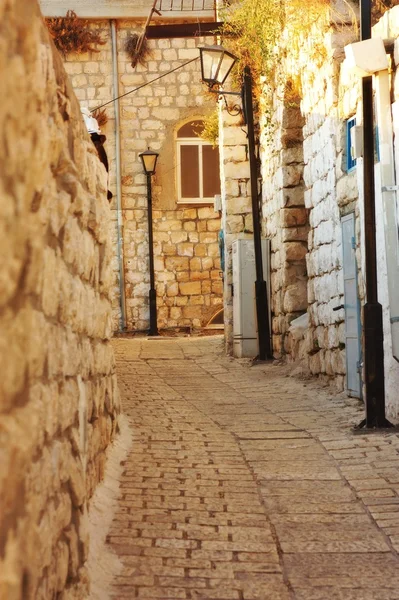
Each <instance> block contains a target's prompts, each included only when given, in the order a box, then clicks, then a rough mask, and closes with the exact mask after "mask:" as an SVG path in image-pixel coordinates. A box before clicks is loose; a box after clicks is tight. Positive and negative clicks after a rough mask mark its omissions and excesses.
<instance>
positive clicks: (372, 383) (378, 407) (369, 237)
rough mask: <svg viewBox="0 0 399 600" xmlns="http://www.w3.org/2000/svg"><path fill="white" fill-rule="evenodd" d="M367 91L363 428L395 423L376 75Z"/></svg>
mask: <svg viewBox="0 0 399 600" xmlns="http://www.w3.org/2000/svg"><path fill="white" fill-rule="evenodd" d="M371 8H372V2H371V0H361V1H360V38H361V40H362V41H363V40H368V39H370V38H371ZM362 92H363V145H364V147H363V187H364V233H365V236H364V237H365V250H366V252H365V266H366V304H365V305H364V308H363V327H364V340H363V347H364V374H365V388H366V390H365V391H366V418H365V419H364V420H363V421H362V422H361V423H360V425H359V428H361V427H364V426H366V427H367V428H369V429H371V428H381V427H392V424H391V423H390V422H389V421H388V419H387V418H386V417H385V375H384V328H383V315H382V306H381V304H380V302H379V301H378V276H377V241H376V214H375V181H374V106H373V105H374V99H373V78H372V76H371V75H370V76H369V77H364V78H363V82H362Z"/></svg>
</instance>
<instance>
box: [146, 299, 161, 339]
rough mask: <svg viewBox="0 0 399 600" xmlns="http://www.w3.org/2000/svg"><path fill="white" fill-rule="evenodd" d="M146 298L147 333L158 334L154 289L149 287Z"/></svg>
mask: <svg viewBox="0 0 399 600" xmlns="http://www.w3.org/2000/svg"><path fill="white" fill-rule="evenodd" d="M148 298H149V305H150V329H149V331H148V335H159V333H158V325H157V293H156V291H155V290H154V289H150V291H149V294H148Z"/></svg>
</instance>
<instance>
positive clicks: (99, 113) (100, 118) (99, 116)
mask: <svg viewBox="0 0 399 600" xmlns="http://www.w3.org/2000/svg"><path fill="white" fill-rule="evenodd" d="M92 117H94V118H95V119H96V121H97V123H98V126H99V127H100V129H101V128H102V127H105V126H106V124H107V123H108V115H107V109H106V108H103V109H101V108H96V110H93V112H92Z"/></svg>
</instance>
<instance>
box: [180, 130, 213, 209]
mask: <svg viewBox="0 0 399 600" xmlns="http://www.w3.org/2000/svg"><path fill="white" fill-rule="evenodd" d="M202 128H203V121H200V120H195V121H190V122H189V123H186V124H185V125H183V126H182V127H180V129H179V130H178V132H177V148H176V150H177V201H178V202H180V203H184V204H210V203H212V202H213V200H214V197H215V195H216V194H220V174H219V148H218V147H216V148H213V146H212V144H210V143H209V142H207V141H206V140H202V139H201V138H200V137H199V136H198V132H200V131H201V129H202Z"/></svg>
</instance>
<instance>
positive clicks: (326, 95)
mask: <svg viewBox="0 0 399 600" xmlns="http://www.w3.org/2000/svg"><path fill="white" fill-rule="evenodd" d="M398 18H399V11H398V8H394V9H392V10H390V11H389V12H388V13H386V14H385V16H384V18H383V19H382V21H381V22H380V23H379V25H377V26H375V27H374V33H373V35H375V36H380V37H382V38H384V39H395V38H397V36H398V33H399V31H398ZM353 41H355V35H354V32H353V28H352V27H351V26H350V25H349V23H348V26H347V27H346V28H342V27H341V28H336V27H334V26H333V24H332V23H331V24H330V26H329V27H327V28H326V29H325V30H324V31H323V30H322V29H320V28H319V29H318V28H315V29H314V30H313V31H312V32H311V34H310V37H309V39H304V40H303V49H302V52H300V53H299V56H300V57H301V58H300V61H299V62H297V63H295V64H294V65H293V64H292V59H291V57H290V56H289V54H288V58H287V59H286V60H285V61H284V60H283V61H282V63H281V72H280V74H279V86H280V87H279V88H278V89H277V90H276V93H275V96H274V115H273V119H272V123H266V121H265V119H264V117H262V114H261V116H260V119H261V135H260V147H261V155H260V160H261V185H262V212H263V235H264V236H265V237H266V238H269V239H270V240H271V252H272V256H271V274H270V279H271V304H272V343H273V351H274V355H275V357H285V358H286V359H287V360H290V361H300V364H301V365H302V368H303V369H304V370H305V371H307V372H309V373H311V374H313V375H317V376H319V377H321V378H324V379H325V381H326V382H330V383H333V384H334V386H335V387H336V389H338V390H343V389H345V388H346V387H349V385H348V368H349V367H348V364H347V347H346V344H347V335H348V334H347V332H348V323H347V322H346V316H347V315H346V311H345V310H344V309H343V306H345V304H346V303H347V304H348V303H349V300H345V293H344V277H345V265H344V249H343V243H344V240H343V233H342V232H343V222H344V220H345V219H346V218H352V215H353V221H354V235H353V240H351V241H350V243H351V244H352V247H353V249H354V257H355V259H356V271H357V273H356V278H357V283H356V290H357V292H356V295H357V301H356V298H355V300H354V302H355V303H356V302H358V303H359V313H358V319H359V346H360V343H361V338H362V331H361V323H360V319H361V311H360V306H361V305H363V304H364V302H365V271H364V215H363V208H362V206H363V196H362V158H361V157H360V158H358V159H357V160H356V161H352V162H351V161H348V152H349V147H350V143H349V142H348V131H349V130H348V127H349V122H350V121H351V120H353V119H356V122H357V124H358V125H359V124H361V79H360V78H359V76H357V75H355V74H354V73H353V72H352V71H351V70H350V69H349V68H348V64H347V61H346V60H344V57H345V53H344V47H345V45H347V44H349V43H351V42H353ZM397 43H398V42H397V40H396V41H395V51H394V53H393V54H391V56H392V68H393V75H392V78H391V93H392V95H393V98H394V101H396V98H397V75H396V63H397V54H396V46H397ZM316 50H317V51H316ZM282 55H284V53H282ZM298 73H300V77H301V85H300V90H301V93H299V92H298V93H297V95H296V96H295V94H294V96H293V85H292V78H293V77H295V76H297V74H298ZM394 107H395V104H394V105H393V109H394ZM395 114H397V113H395V111H394V110H393V115H395ZM391 120H392V116H391ZM393 125H394V127H396V122H395V120H394V122H393ZM221 139H223V149H222V157H223V161H222V162H223V165H224V169H223V168H222V179H223V181H222V190H223V191H222V199H223V205H224V212H225V214H224V218H225V222H226V228H227V229H229V230H230V232H229V235H228V236H227V238H226V244H227V248H226V251H227V253H228V259H227V268H228V269H229V270H230V273H228V274H227V278H226V286H227V289H226V290H225V302H226V303H227V307H226V310H225V316H226V327H225V329H226V341H227V348H228V349H231V347H232V333H233V332H232V311H231V304H232V298H231V291H230V288H231V243H232V241H233V239H235V237H237V235H239V236H243V235H246V236H247V235H248V234H247V233H245V226H244V219H245V215H246V211H249V206H250V204H249V202H248V201H246V200H245V198H246V196H247V193H246V191H247V188H245V182H246V181H248V179H247V178H248V176H249V169H248V165H247V162H246V161H247V158H246V155H245V152H244V153H243V150H244V149H245V136H244V135H243V133H242V131H241V129H240V126H239V124H238V122H237V120H236V121H235V122H234V121H232V120H231V118H230V117H227V123H226V122H225V124H224V127H223V132H222V134H221ZM348 144H349V145H348ZM229 163H233V164H234V168H233V169H230V168H229ZM375 168H376V182H377V183H376V192H377V206H376V210H377V242H378V269H379V294H380V301H381V303H382V304H383V309H384V329H385V377H386V403H387V408H388V413H389V414H390V415H391V416H397V414H398V413H399V403H398V399H397V393H396V390H397V385H398V383H399V369H398V365H397V362H396V360H395V358H394V356H393V346H392V339H393V338H392V335H393V332H392V324H390V317H392V314H390V298H389V294H388V283H387V281H388V276H387V263H386V250H385V246H386V244H385V239H384V238H385V236H386V226H385V227H384V219H385V222H386V217H384V208H383V201H382V199H381V189H380V188H379V187H378V186H379V183H378V182H379V181H380V172H381V170H382V169H383V168H385V167H381V165H380V162H379V158H377V155H376V167H375ZM240 169H241V171H240ZM238 173H240V176H241V177H242V179H237V178H238V176H239V175H238ZM243 186H244V187H243ZM235 198H237V199H235ZM233 206H234V208H232V207H233ZM237 206H239V210H240V214H239V215H237V214H236V207H237ZM236 227H237V232H236V233H233V232H232V230H233V229H235V228H236ZM340 307H342V308H340ZM302 315H306V317H305V321H303V320H302V324H301V328H302V329H301V331H300V335H298V334H297V333H296V332H297V331H298V330H295V327H296V325H295V323H296V321H295V320H296V318H297V317H300V316H302ZM293 322H294V323H293ZM292 324H293V326H292ZM298 327H299V325H298ZM361 367H362V357H361V353H360V355H359V364H358V367H357V368H358V369H360V370H361ZM360 395H361V389H360V393H359V396H360Z"/></svg>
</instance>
